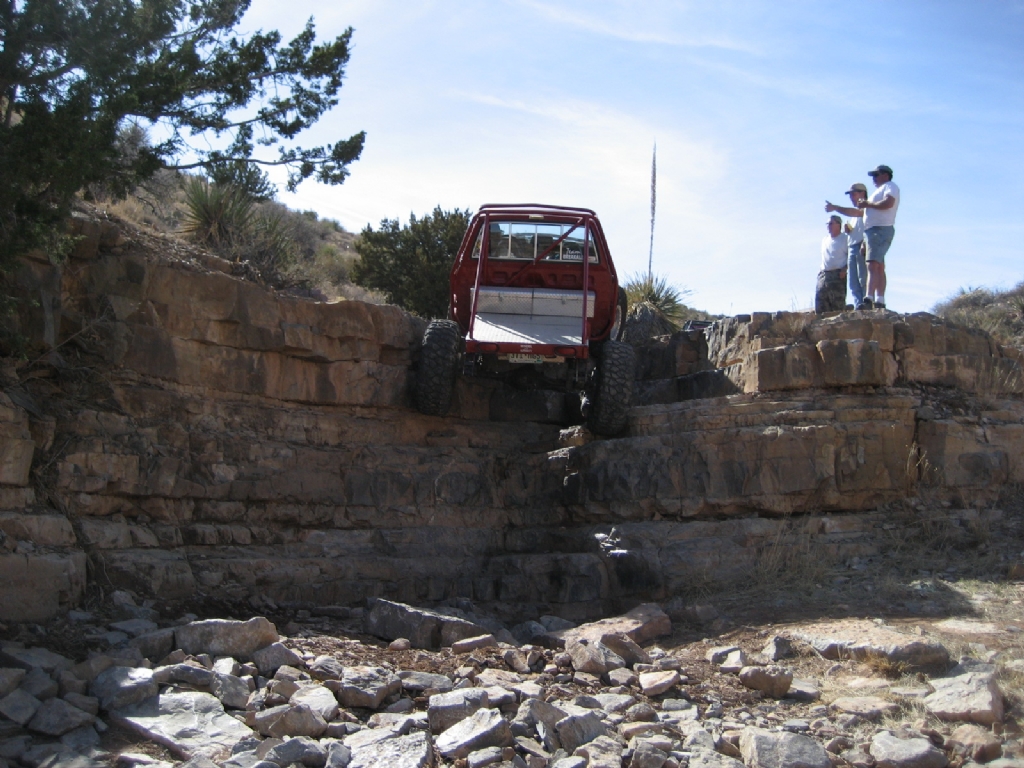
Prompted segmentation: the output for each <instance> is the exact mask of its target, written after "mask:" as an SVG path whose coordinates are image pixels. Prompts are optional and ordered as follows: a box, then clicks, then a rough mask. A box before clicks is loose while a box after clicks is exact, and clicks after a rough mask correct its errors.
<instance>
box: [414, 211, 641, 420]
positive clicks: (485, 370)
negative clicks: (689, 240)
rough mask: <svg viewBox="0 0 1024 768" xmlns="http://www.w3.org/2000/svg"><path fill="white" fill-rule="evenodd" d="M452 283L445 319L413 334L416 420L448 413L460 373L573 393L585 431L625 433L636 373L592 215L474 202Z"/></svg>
mask: <svg viewBox="0 0 1024 768" xmlns="http://www.w3.org/2000/svg"><path fill="white" fill-rule="evenodd" d="M450 285H451V296H450V299H449V304H448V319H447V320H434V321H432V322H431V323H430V325H429V326H428V327H427V330H426V333H425V334H424V336H423V346H422V349H421V351H420V360H419V369H418V372H417V378H416V393H415V394H416V405H417V408H418V409H419V410H420V411H421V412H422V413H427V414H433V415H443V414H445V413H446V412H447V411H448V408H449V407H450V405H451V401H452V393H453V391H454V388H455V377H456V375H457V374H458V373H459V371H462V372H463V373H464V374H467V375H478V376H492V377H501V378H504V379H506V380H509V381H511V382H512V383H513V384H515V385H517V386H521V387H522V386H534V387H544V388H548V389H553V388H559V389H564V390H566V391H572V392H581V393H582V400H581V410H582V413H583V415H584V416H585V417H586V419H587V424H588V426H589V427H590V429H591V430H592V431H594V432H596V433H597V434H601V435H615V434H618V433H619V432H621V431H622V430H623V429H624V428H625V427H626V422H627V417H628V412H629V407H630V405H631V402H632V399H633V377H634V367H635V359H634V355H633V348H632V347H631V346H630V345H628V344H626V343H624V342H622V341H621V336H622V328H623V324H624V322H625V319H626V294H625V291H623V290H622V289H621V288H620V287H619V281H618V276H617V275H616V272H615V265H614V264H613V263H612V258H611V253H610V251H609V249H608V243H607V242H606V241H605V237H604V231H603V230H602V229H601V223H600V221H598V219H597V215H596V214H595V213H594V212H593V211H591V210H589V209H586V208H566V207H562V206H553V205H534V204H524V205H485V206H483V207H482V208H480V210H479V211H478V212H477V213H476V215H474V216H473V219H472V220H471V221H470V223H469V228H468V229H467V231H466V235H465V237H464V238H463V239H462V245H461V246H460V247H459V252H458V255H457V256H456V257H455V264H454V265H453V266H452V271H451V277H450ZM584 286H585V287H586V290H584Z"/></svg>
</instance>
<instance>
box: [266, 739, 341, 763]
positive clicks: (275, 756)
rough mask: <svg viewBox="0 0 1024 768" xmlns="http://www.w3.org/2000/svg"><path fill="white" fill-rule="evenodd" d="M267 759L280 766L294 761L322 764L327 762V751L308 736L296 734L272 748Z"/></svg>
mask: <svg viewBox="0 0 1024 768" xmlns="http://www.w3.org/2000/svg"><path fill="white" fill-rule="evenodd" d="M265 759H266V760H269V761H270V762H272V763H275V764H277V765H280V766H289V765H292V764H293V763H302V764H303V765H309V766H321V765H324V764H325V763H326V762H327V751H326V750H325V749H324V748H323V747H322V746H321V745H320V744H319V743H317V742H316V741H314V740H313V739H311V738H309V737H308V736H296V737H295V738H292V739H288V740H287V741H285V742H283V743H281V744H278V745H277V746H276V747H274V748H273V749H271V750H270V751H269V752H267V754H266V757H265Z"/></svg>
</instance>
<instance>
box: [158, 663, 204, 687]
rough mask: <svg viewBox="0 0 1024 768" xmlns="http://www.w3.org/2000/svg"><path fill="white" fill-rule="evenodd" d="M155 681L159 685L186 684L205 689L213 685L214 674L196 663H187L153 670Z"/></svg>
mask: <svg viewBox="0 0 1024 768" xmlns="http://www.w3.org/2000/svg"><path fill="white" fill-rule="evenodd" d="M153 679H154V680H155V681H156V682H158V683H184V684H185V685H191V686H193V687H194V688H204V689H205V688H209V687H210V685H211V684H212V683H213V672H211V671H210V670H208V669H207V668H206V667H203V666H200V665H199V664H196V663H195V662H185V663H183V664H172V665H171V666H169V667H157V668H156V669H154V670H153Z"/></svg>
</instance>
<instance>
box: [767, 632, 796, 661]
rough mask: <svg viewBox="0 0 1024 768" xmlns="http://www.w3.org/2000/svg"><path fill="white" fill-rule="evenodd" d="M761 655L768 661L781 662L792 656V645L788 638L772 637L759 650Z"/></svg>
mask: <svg viewBox="0 0 1024 768" xmlns="http://www.w3.org/2000/svg"><path fill="white" fill-rule="evenodd" d="M761 654H762V655H763V656H765V657H766V658H767V659H768V660H769V661H781V660H782V659H788V658H791V657H792V656H793V655H794V654H793V643H792V641H790V640H789V638H786V637H781V636H780V635H775V636H773V637H772V638H771V639H770V640H769V641H768V642H767V643H766V644H765V646H764V648H762V649H761Z"/></svg>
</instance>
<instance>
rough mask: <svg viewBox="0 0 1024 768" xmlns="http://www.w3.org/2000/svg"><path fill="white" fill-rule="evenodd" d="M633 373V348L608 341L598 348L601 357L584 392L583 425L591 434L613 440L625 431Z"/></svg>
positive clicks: (631, 402) (634, 369)
mask: <svg viewBox="0 0 1024 768" xmlns="http://www.w3.org/2000/svg"><path fill="white" fill-rule="evenodd" d="M635 371H636V355H635V353H634V352H633V347H631V346H630V345H629V344H626V343H625V342H622V341H612V340H611V339H609V340H608V341H606V342H605V343H604V344H602V345H601V357H600V359H599V360H598V363H597V368H596V369H595V371H594V378H593V380H592V382H591V386H590V387H588V391H587V400H588V401H589V402H588V409H587V411H588V413H587V426H588V427H590V430H591V431H592V432H594V433H595V434H598V435H604V436H606V437H613V436H615V435H617V434H619V433H620V432H622V431H623V430H624V429H625V428H626V425H627V423H628V421H629V409H630V407H631V406H632V405H633V389H634V385H633V379H634V376H635Z"/></svg>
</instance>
